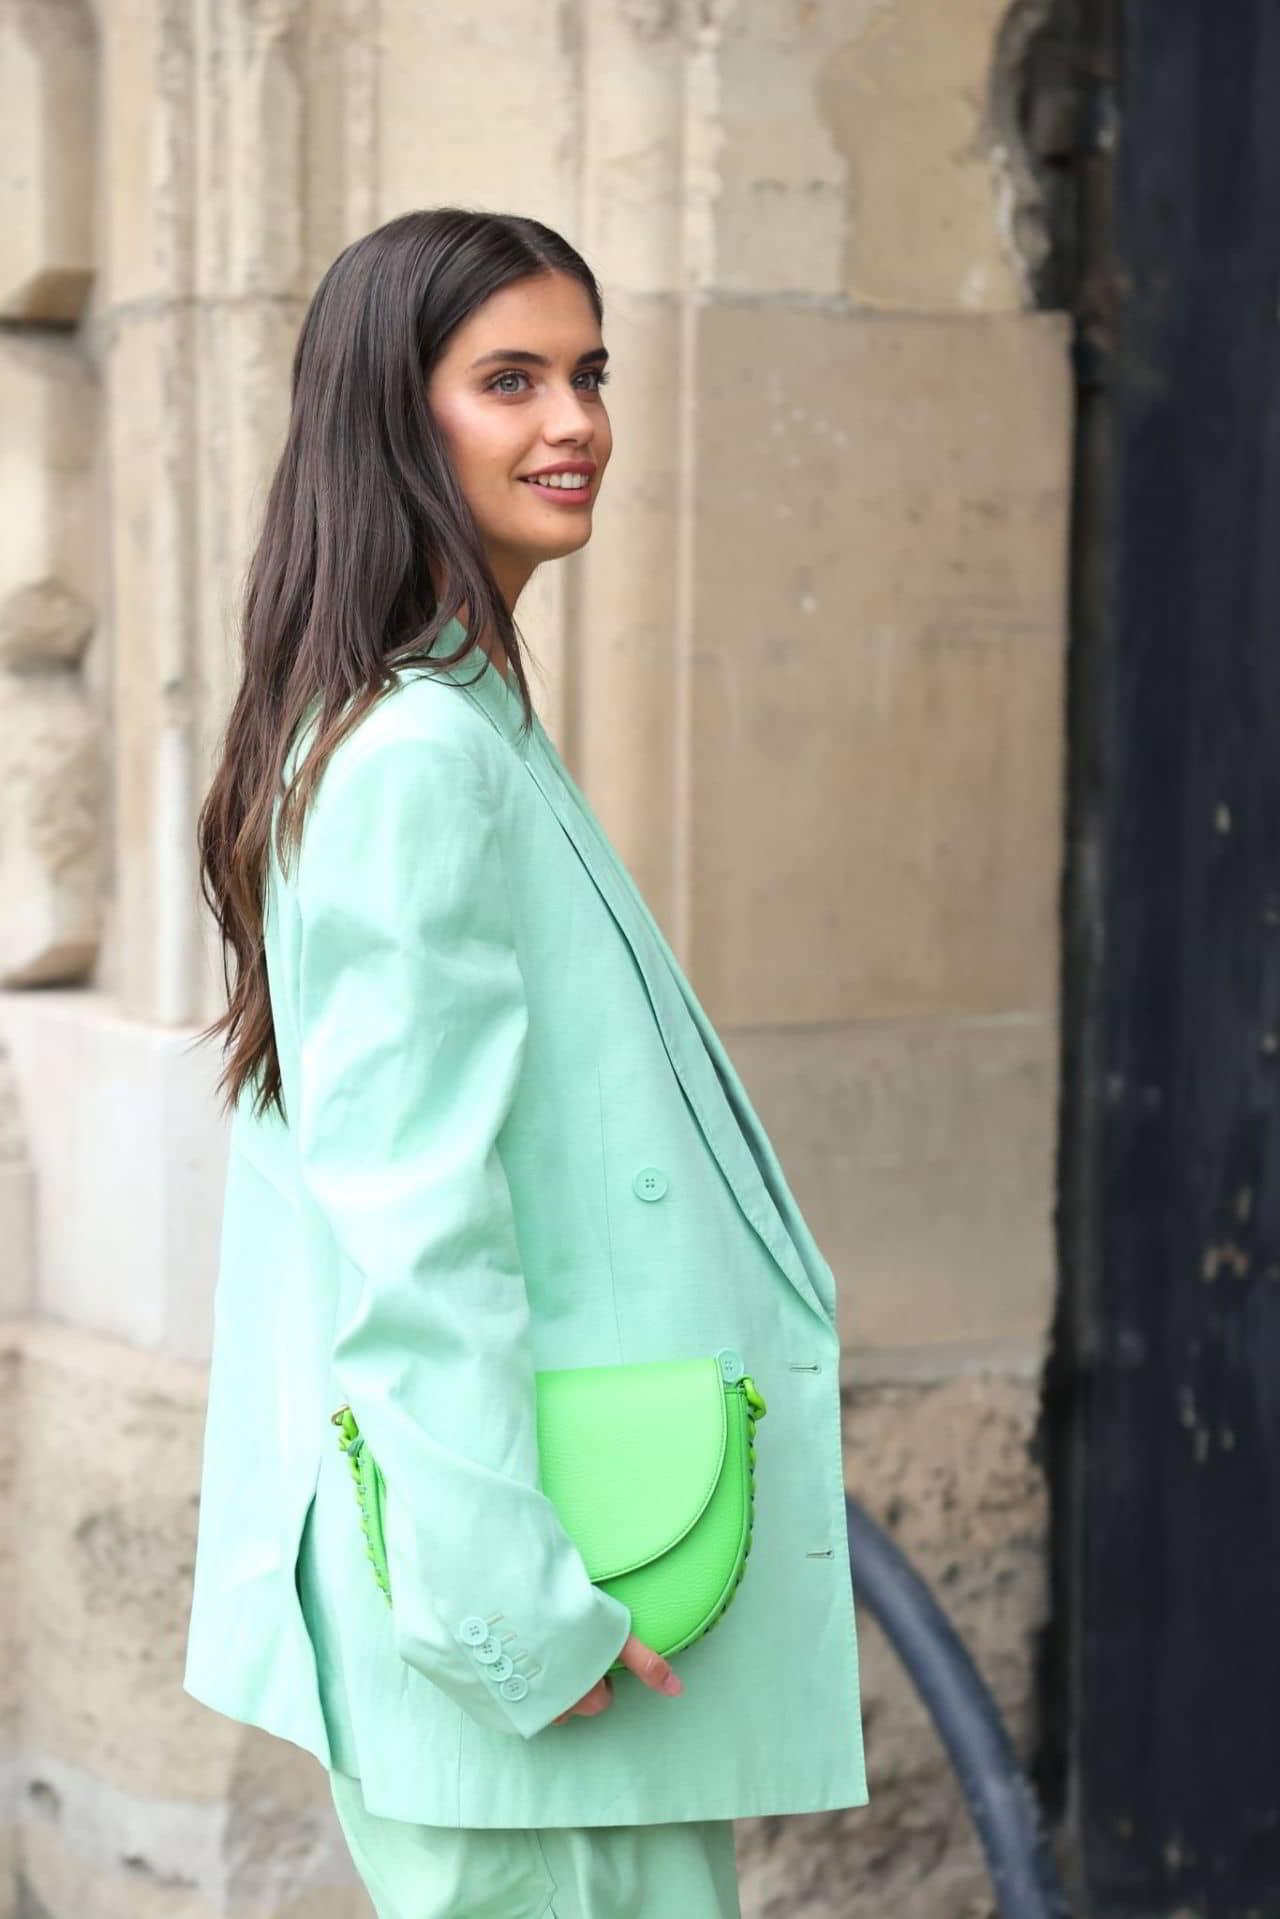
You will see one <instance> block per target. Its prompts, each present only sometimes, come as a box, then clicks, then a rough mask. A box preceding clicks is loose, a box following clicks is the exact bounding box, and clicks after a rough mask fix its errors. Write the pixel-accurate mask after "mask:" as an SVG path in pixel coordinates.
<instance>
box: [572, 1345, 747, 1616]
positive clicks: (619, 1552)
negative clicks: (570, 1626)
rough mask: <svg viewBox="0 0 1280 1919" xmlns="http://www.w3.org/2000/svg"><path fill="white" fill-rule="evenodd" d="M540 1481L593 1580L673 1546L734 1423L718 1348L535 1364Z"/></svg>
mask: <svg viewBox="0 0 1280 1919" xmlns="http://www.w3.org/2000/svg"><path fill="white" fill-rule="evenodd" d="M535 1385H536V1390H537V1423H538V1459H539V1477H540V1484H541V1489H542V1491H543V1492H545V1493H546V1494H547V1497H548V1498H549V1499H551V1500H552V1503H553V1504H554V1506H555V1508H556V1511H557V1513H558V1514H559V1516H560V1520H561V1522H562V1524H563V1526H564V1529H565V1531H566V1532H567V1533H568V1534H569V1536H570V1538H571V1539H572V1540H573V1541H574V1544H575V1545H576V1546H577V1547H578V1550H579V1551H580V1552H581V1554H582V1557H583V1559H584V1560H585V1562H586V1567H587V1572H588V1574H589V1576H590V1578H591V1579H592V1580H593V1581H598V1580H602V1579H612V1578H615V1577H616V1576H617V1575H618V1574H619V1573H624V1572H629V1571H631V1570H632V1568H633V1567H636V1566H643V1565H645V1564H647V1562H648V1561H649V1560H651V1559H656V1558H658V1556H659V1555H660V1554H662V1553H665V1552H669V1551H670V1549H671V1547H672V1546H674V1545H675V1543H676V1541H677V1540H679V1539H683V1537H684V1535H685V1534H686V1533H687V1532H688V1531H689V1529H690V1527H691V1526H693V1525H694V1524H695V1522H696V1521H697V1519H698V1518H699V1516H700V1514H701V1513H702V1511H703V1509H704V1507H705V1506H706V1504H707V1501H708V1500H709V1499H710V1497H711V1494H712V1492H713V1490H714V1488H715V1484H716V1481H717V1480H718V1479H719V1477H720V1469H721V1466H722V1464H723V1461H724V1449H725V1441H726V1435H727V1431H728V1416H727V1413H726V1410H725V1392H724V1385H723V1382H722V1380H721V1377H720V1368H719V1365H718V1364H717V1362H716V1360H715V1359H713V1358H705V1359H701V1358H699V1359H676V1360H657V1361H654V1362H652V1363H647V1364H640V1365H624V1366H568V1367H562V1368H558V1369H555V1370H551V1371H546V1372H539V1373H537V1374H535Z"/></svg>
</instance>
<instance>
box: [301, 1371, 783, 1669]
mask: <svg viewBox="0 0 1280 1919" xmlns="http://www.w3.org/2000/svg"><path fill="white" fill-rule="evenodd" d="M534 1384H535V1390H536V1403H537V1422H538V1461H539V1473H540V1478H541V1490H542V1491H543V1492H544V1493H545V1494H546V1496H547V1498H548V1499H550V1501H551V1502H552V1504H553V1505H554V1506H555V1508H556V1512H557V1514H558V1516H559V1518H560V1521H561V1524H562V1525H563V1526H564V1529H565V1531H566V1532H567V1533H568V1535H569V1537H570V1538H571V1539H572V1540H573V1542H574V1544H575V1545H576V1546H577V1548H578V1550H579V1552H580V1553H581V1554H582V1557H583V1560H584V1562H585V1564H586V1567H587V1572H588V1575H589V1576H590V1578H591V1580H592V1583H593V1584H595V1585H598V1586H600V1587H602V1588H603V1589H604V1591H606V1592H609V1593H611V1594H613V1596H614V1597H615V1598H617V1599H619V1600H621V1602H622V1603H623V1604H624V1605H625V1606H627V1607H628V1608H629V1609H630V1612H631V1629H632V1631H633V1632H634V1633H635V1634H636V1635H637V1636H638V1637H639V1638H640V1639H642V1640H644V1641H645V1643H646V1644H647V1645H650V1646H653V1647H654V1648H655V1650H656V1651H658V1652H660V1653H662V1654H663V1656H664V1657H669V1656H670V1655H671V1654H672V1653H675V1652H680V1651H681V1650H683V1648H684V1647H686V1646H689V1645H692V1643H693V1642H694V1640H696V1639H700V1638H701V1637H702V1635H703V1634H704V1633H706V1632H709V1631H710V1630H711V1627H712V1626H713V1625H715V1623H716V1621H717V1620H718V1619H720V1618H721V1617H722V1616H723V1614H724V1611H725V1609H726V1608H727V1606H728V1605H729V1602H730V1601H731V1599H732V1598H733V1595H734V1593H735V1592H736V1591H737V1588H738V1585H739V1583H740V1581H741V1579H742V1576H743V1573H744V1571H745V1568H746V1562H747V1555H748V1552H749V1551H750V1547H751V1528H752V1518H753V1512H754V1496H755V1423H756V1421H757V1420H758V1419H761V1418H763V1416H764V1414H765V1411H766V1410H767V1409H766V1406H765V1402H764V1400H763V1399H762V1398H761V1397H760V1394H759V1392H758V1391H757V1389H756V1386H755V1382H754V1381H753V1380H752V1379H751V1377H750V1376H749V1375H746V1374H744V1376H743V1377H742V1378H741V1379H738V1380H736V1381H734V1382H732V1383H726V1382H725V1380H724V1379H723V1378H722V1376H721V1370H720V1364H719V1361H718V1360H717V1359H715V1358H710V1357H708V1358H701V1357H700V1358H695V1359H679V1360H655V1361H648V1362H644V1363H641V1364H635V1365H617V1366H572V1367H561V1368H557V1369H554V1370H548V1371H542V1372H538V1373H535V1375H534ZM332 1418H333V1423H334V1424H335V1425H336V1426H337V1427H338V1428H339V1444H340V1446H341V1447H342V1449H343V1451H344V1452H345V1453H346V1454H347V1457H348V1459H349V1460H350V1463H351V1471H352V1477H353V1479H354V1481H355V1485H356V1492H357V1496H358V1498H359V1502H360V1517H361V1525H362V1528H363V1530H364V1536H365V1542H366V1553H367V1556H368V1558H369V1561H370V1564H371V1565H372V1567H373V1573H374V1577H375V1579H376V1580H377V1583H378V1586H379V1588H380V1589H381V1591H382V1593H383V1595H384V1597H385V1598H386V1600H387V1602H388V1604H390V1603H391V1587H390V1578H389V1574H388V1569H387V1553H386V1527H387V1524H388V1516H389V1504H390V1502H389V1500H388V1494H387V1487H386V1483H385V1481H384V1479H383V1477H382V1474H381V1472H380V1471H379V1469H378V1466H377V1463H376V1461H375V1460H374V1458H373V1456H372V1454H371V1453H370V1452H369V1449H368V1447H367V1446H366V1445H365V1443H364V1438H363V1435H362V1434H361V1432H360V1429H359V1426H358V1424H357V1422H356V1418H355V1415H354V1414H353V1413H352V1411H351V1408H350V1407H349V1406H340V1407H339V1408H338V1410H337V1411H336V1412H335V1413H334V1414H333V1415H332ZM621 1665H622V1662H621V1660H615V1661H614V1664H613V1665H612V1666H611V1667H610V1669H609V1670H610V1671H611V1672H616V1671H619V1670H620V1669H621Z"/></svg>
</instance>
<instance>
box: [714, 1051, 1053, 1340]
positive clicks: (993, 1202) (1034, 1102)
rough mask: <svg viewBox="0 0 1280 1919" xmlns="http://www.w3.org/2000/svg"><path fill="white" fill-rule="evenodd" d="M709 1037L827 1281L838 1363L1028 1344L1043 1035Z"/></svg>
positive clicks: (1039, 1203) (1043, 1231)
mask: <svg viewBox="0 0 1280 1919" xmlns="http://www.w3.org/2000/svg"><path fill="white" fill-rule="evenodd" d="M723 1037H724V1039H725V1043H726V1045H727V1046H728V1047H729V1050H730V1052H731V1054H732V1056H733V1060H734V1063H735V1065H736V1066H737V1068H738V1071H739V1072H740V1074H741V1076H742V1080H743V1083H744V1085H745V1086H746V1087H747V1090H748V1092H749V1094H750V1096H751V1101H752V1104H753V1105H754V1106H755V1107H756V1110H757V1111H758V1112H759V1114H760V1117H761V1119H762V1120H763V1122H764V1124H765V1127H766V1129H767V1131H768V1133H769V1137H770V1139H771V1140H772V1141H773V1144H774V1146H775V1148H776V1150H777V1153H778V1157H779V1158H780V1160H781V1161H782V1165H783V1169H784V1171H785V1173H786V1176H787V1183H788V1184H789V1185H790V1187H791V1189H792V1191H793V1192H794V1194H795V1196H796V1199H797V1201H798V1202H799V1204H800V1207H801V1210H802V1212H803V1213H804V1217H805V1219H806V1221H807V1223H808V1225H809V1228H810V1230H811V1231H812V1233H813V1236H814V1238H815V1239H816V1240H817V1242H818V1245H819V1246H820V1247H821V1249H822V1252H823V1255H824V1257H825V1258H826V1259H827V1261H828V1262H829V1264H830V1266H831V1269H832V1271H833V1272H834V1274H835V1276H836V1285H837V1294H838V1301H839V1309H840V1324H841V1331H842V1334H843V1336H844V1338H845V1340H846V1342H847V1344H848V1347H849V1350H850V1351H851V1352H852V1353H854V1354H855V1355H857V1354H859V1353H862V1352H864V1351H867V1350H869V1349H874V1348H898V1347H903V1346H911V1345H915V1344H923V1343H926V1342H927V1343H928V1345H930V1346H936V1347H938V1348H939V1349H940V1352H941V1351H942V1350H944V1349H945V1348H946V1347H948V1346H949V1345H951V1344H952V1343H956V1344H959V1343H961V1342H964V1343H974V1342H981V1341H1002V1342H1009V1341H1018V1340H1021V1341H1024V1342H1026V1343H1027V1344H1028V1345H1029V1346H1031V1347H1039V1346H1040V1345H1041V1344H1042V1342H1043V1341H1044V1340H1045V1339H1046V1337H1047V1335H1048V1329H1049V1321H1050V1318H1051V1315H1052V1311H1053V1298H1054V1284H1055V1274H1056V1261H1055V1252H1054V1231H1053V1219H1054V1197H1055V1190H1056V1185H1055V1158H1056V1146H1057V1105H1058V1034H1057V1026H1056V1023H1055V1022H1053V1021H1051V1020H1049V1019H1047V1018H1026V1019H1024V1018H1010V1019H1004V1020H999V1019H994V1020H993V1019H981V1020H962V1019H934V1020H889V1021H867V1022H865V1023H856V1024H851V1025H845V1026H829V1025H828V1026H814V1027H787V1028H784V1029H780V1030H778V1029H769V1028H758V1029H755V1030H752V1029H748V1028H742V1029H739V1030H736V1031H733V1032H728V1033H725V1034H724V1035H723Z"/></svg>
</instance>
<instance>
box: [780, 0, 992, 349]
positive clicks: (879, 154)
mask: <svg viewBox="0 0 1280 1919" xmlns="http://www.w3.org/2000/svg"><path fill="white" fill-rule="evenodd" d="M1008 6H1009V0H950V4H948V5H947V6H945V7H938V6H936V5H934V4H932V0H891V4H889V5H878V4H872V5H863V6H860V7H858V8H857V9H850V8H848V7H843V8H841V9H840V13H841V17H842V18H843V19H844V20H846V21H847V28H846V33H845V35H844V36H843V37H842V38H841V40H840V41H839V43H838V44H837V45H835V46H833V47H832V48H831V50H830V52H829V53H828V55H827V57H826V59H825V61H824V63H823V65H822V68H821V70H820V71H819V72H818V74H817V77H816V86H815V104H816V107H817V111H818V113H819V114H820V116H821V118H822V121H823V123H824V124H825V126H826V128H827V131H828V134H829V137H830V139H831V142H832V145H833V146H834V147H835V149H836V150H837V151H838V153H839V154H840V156H841V159H842V161H843V170H842V205H841V209H840V215H841V217H840V222H839V228H840V235H841V240H842V243H843V244H842V252H843V258H842V261H841V284H842V287H843V290H844V291H845V292H846V293H847V294H848V296H849V298H850V299H851V300H854V301H855V302H856V303H857V304H858V305H859V306H864V307H866V306H874V307H884V308H892V309H895V310H898V311H916V312H929V313H944V312H948V311H953V312H954V311H964V312H993V311H1007V310H1010V309H1012V310H1017V309H1019V308H1021V307H1022V306H1023V305H1024V303H1025V294H1024V288H1023V285H1022V278H1021V273H1020V271H1019V263H1018V260H1017V257H1016V254H1015V252H1014V251H1013V249H1012V248H1011V246H1010V245H1009V238H1008V235H1007V233H1006V224H1005V221H1004V219H1003V212H1004V206H1003V202H1004V197H1005V192H1006V188H1005V181H1004V177H1003V174H1002V171H1001V158H1002V156H1001V153H1000V150H999V139H998V136H997V132H996V128H995V126H994V124H993V118H992V115H991V111H990V101H989V88H990V75H991V67H992V59H993V54H994V51H995V46H996V40H997V36H998V33H999V30H1000V26H1001V23H1002V21H1003V19H1004V16H1005V14H1006V13H1007V11H1008Z"/></svg>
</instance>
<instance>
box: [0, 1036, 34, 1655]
mask: <svg viewBox="0 0 1280 1919" xmlns="http://www.w3.org/2000/svg"><path fill="white" fill-rule="evenodd" d="M35 1198H36V1196H35V1174H34V1171H33V1168H32V1165H31V1161H30V1159H29V1158H28V1155H27V1144H26V1135H25V1133H24V1131H23V1128H22V1122H21V1115H20V1113H19V1111H18V1090H17V1085H16V1082H15V1079H14V1074H13V1066H12V1063H11V1061H10V1059H9V1054H8V1051H7V1049H6V1048H5V1046H4V1045H3V1044H0V1324H3V1323H4V1321H5V1320H6V1319H7V1318H8V1317H9V1316H10V1315H11V1314H14V1313H25V1312H28V1311H29V1310H30V1309H31V1307H32V1305H33V1304H34V1302H35V1287H36V1206H35ZM6 1403H8V1402H7V1401H4V1400H3V1399H0V1405H3V1404H6ZM2 1500H3V1493H2V1492H0V1501H2ZM0 1510H2V1507H0ZM2 1589H3V1588H2V1587H0V1590H2ZM0 1684H3V1681H0Z"/></svg>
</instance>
